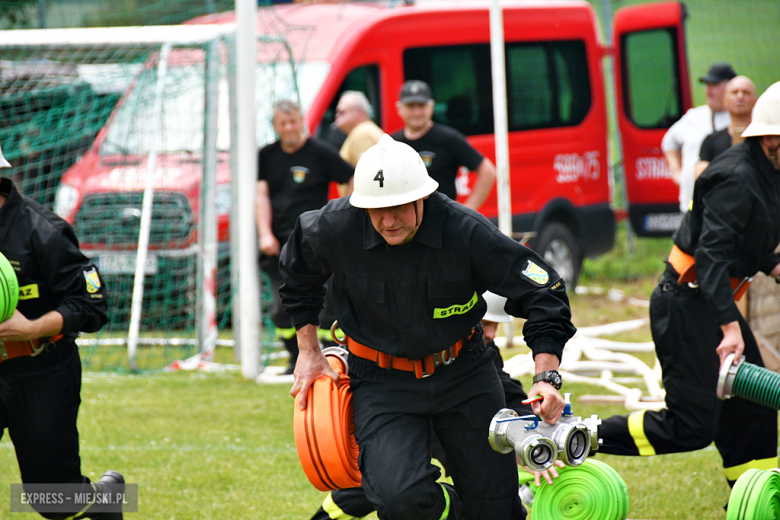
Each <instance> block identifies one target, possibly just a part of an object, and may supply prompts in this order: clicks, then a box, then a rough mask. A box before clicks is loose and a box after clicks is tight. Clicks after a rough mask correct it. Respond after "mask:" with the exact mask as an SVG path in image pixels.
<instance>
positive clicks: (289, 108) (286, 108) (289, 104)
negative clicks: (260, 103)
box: [271, 99, 303, 119]
mask: <svg viewBox="0 0 780 520" xmlns="http://www.w3.org/2000/svg"><path fill="white" fill-rule="evenodd" d="M279 112H283V113H285V114H292V113H293V112H295V113H297V114H300V115H303V111H302V110H301V105H299V104H298V103H296V102H295V101H292V100H291V99H282V100H281V101H277V102H276V103H274V106H273V109H272V111H271V119H273V118H275V117H276V114H278V113H279Z"/></svg>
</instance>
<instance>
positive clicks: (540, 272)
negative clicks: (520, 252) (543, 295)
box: [522, 260, 550, 285]
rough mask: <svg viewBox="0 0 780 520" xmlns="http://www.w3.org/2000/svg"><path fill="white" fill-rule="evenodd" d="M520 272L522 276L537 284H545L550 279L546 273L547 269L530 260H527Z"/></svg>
mask: <svg viewBox="0 0 780 520" xmlns="http://www.w3.org/2000/svg"><path fill="white" fill-rule="evenodd" d="M522 273H523V276H525V277H526V278H528V279H529V280H531V281H532V282H534V283H537V284H539V285H544V284H546V283H547V281H548V280H549V279H550V275H549V274H547V271H545V270H544V269H542V268H541V267H539V266H538V265H536V264H535V263H533V262H532V261H531V260H529V261H528V265H526V266H525V269H523V271H522Z"/></svg>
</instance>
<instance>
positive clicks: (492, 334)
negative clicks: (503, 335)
mask: <svg viewBox="0 0 780 520" xmlns="http://www.w3.org/2000/svg"><path fill="white" fill-rule="evenodd" d="M482 329H483V330H484V331H485V332H484V334H483V337H484V338H485V341H492V340H494V339H496V333H497V332H498V323H496V322H495V321H488V320H482Z"/></svg>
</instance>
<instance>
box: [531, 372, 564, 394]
mask: <svg viewBox="0 0 780 520" xmlns="http://www.w3.org/2000/svg"><path fill="white" fill-rule="evenodd" d="M539 381H544V382H546V383H550V384H551V385H552V386H553V387H554V388H555V389H556V390H560V389H561V386H562V385H563V378H562V377H561V374H560V373H559V372H558V371H557V370H545V371H544V372H540V373H538V374H536V375H535V376H534V380H533V382H534V383H538V382H539Z"/></svg>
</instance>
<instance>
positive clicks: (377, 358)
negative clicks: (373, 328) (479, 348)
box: [347, 337, 463, 379]
mask: <svg viewBox="0 0 780 520" xmlns="http://www.w3.org/2000/svg"><path fill="white" fill-rule="evenodd" d="M347 346H348V347H349V351H350V352H352V353H353V354H355V355H356V356H358V357H362V358H363V359H367V360H369V361H373V362H374V363H376V364H377V365H379V366H380V367H382V368H394V369H396V370H405V371H407V372H414V375H415V376H417V379H422V378H423V377H428V376H430V375H432V374H433V372H434V371H435V370H436V367H437V366H439V365H445V366H446V365H449V364H451V363H452V362H453V361H455V358H456V357H458V354H460V351H461V349H462V348H463V340H462V339H459V340H458V342H457V343H455V344H454V345H453V346H451V347H450V348H448V349H446V350H442V351H441V352H436V353H435V354H431V355H430V356H425V357H424V358H422V359H408V358H403V357H397V356H393V355H391V354H385V353H384V352H379V351H378V350H374V349H373V348H371V347H367V346H365V345H363V344H360V343H358V342H357V341H355V340H354V339H352V338H349V337H348V338H347Z"/></svg>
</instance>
